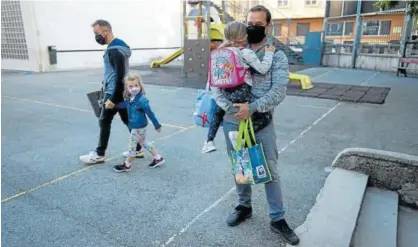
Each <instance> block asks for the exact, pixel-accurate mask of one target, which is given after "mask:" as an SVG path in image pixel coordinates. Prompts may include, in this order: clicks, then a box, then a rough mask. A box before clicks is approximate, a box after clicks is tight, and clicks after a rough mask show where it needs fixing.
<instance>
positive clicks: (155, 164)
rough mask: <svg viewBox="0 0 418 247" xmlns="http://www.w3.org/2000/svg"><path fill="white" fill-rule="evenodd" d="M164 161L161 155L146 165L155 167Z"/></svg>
mask: <svg viewBox="0 0 418 247" xmlns="http://www.w3.org/2000/svg"><path fill="white" fill-rule="evenodd" d="M164 163H165V159H164V158H163V157H161V158H160V159H158V160H157V159H153V160H152V162H151V164H149V165H148V166H149V167H151V168H155V167H159V166H160V165H162V164H164Z"/></svg>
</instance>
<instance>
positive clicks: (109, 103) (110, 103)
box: [105, 100, 115, 109]
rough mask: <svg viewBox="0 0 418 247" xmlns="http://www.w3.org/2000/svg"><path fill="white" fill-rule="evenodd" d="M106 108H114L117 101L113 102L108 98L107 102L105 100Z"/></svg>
mask: <svg viewBox="0 0 418 247" xmlns="http://www.w3.org/2000/svg"><path fill="white" fill-rule="evenodd" d="M105 108H106V109H113V108H115V103H113V102H112V101H110V100H106V102H105Z"/></svg>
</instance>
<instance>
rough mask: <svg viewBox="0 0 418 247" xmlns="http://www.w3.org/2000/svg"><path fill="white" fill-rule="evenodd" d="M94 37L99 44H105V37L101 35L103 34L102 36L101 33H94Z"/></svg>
mask: <svg viewBox="0 0 418 247" xmlns="http://www.w3.org/2000/svg"><path fill="white" fill-rule="evenodd" d="M95 39H96V42H97V43H98V44H99V45H105V44H106V39H105V37H103V36H102V35H100V34H96V37H95Z"/></svg>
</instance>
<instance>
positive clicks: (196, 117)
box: [193, 85, 218, 128]
mask: <svg viewBox="0 0 418 247" xmlns="http://www.w3.org/2000/svg"><path fill="white" fill-rule="evenodd" d="M217 107H218V106H217V105H216V102H215V100H214V99H213V95H212V92H211V91H209V85H207V86H206V89H205V90H199V91H198V92H197V101H196V106H195V112H194V113H193V122H194V124H196V125H197V126H201V127H204V128H209V126H210V124H211V123H212V121H213V119H214V116H215V111H216V109H217Z"/></svg>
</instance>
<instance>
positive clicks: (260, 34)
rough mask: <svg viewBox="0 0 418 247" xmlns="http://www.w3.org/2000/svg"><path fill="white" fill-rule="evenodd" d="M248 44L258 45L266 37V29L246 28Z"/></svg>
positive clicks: (262, 27) (257, 27) (260, 27)
mask: <svg viewBox="0 0 418 247" xmlns="http://www.w3.org/2000/svg"><path fill="white" fill-rule="evenodd" d="M247 34H248V43H250V44H258V43H260V42H261V41H263V39H264V38H265V37H266V27H265V26H248V27H247Z"/></svg>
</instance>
